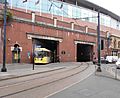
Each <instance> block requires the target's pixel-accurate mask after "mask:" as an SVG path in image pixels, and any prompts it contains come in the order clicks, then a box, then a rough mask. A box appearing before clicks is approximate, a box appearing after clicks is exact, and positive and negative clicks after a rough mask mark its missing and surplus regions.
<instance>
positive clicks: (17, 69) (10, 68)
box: [0, 62, 91, 81]
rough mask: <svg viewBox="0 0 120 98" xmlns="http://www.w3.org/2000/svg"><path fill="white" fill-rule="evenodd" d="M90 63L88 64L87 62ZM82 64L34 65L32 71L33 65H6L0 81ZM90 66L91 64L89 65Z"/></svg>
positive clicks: (0, 74)
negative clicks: (5, 70)
mask: <svg viewBox="0 0 120 98" xmlns="http://www.w3.org/2000/svg"><path fill="white" fill-rule="evenodd" d="M89 63H90V62H89ZM81 64H82V63H78V62H66V63H62V62H61V63H50V64H46V65H35V66H34V70H33V64H19V63H14V64H6V68H7V72H0V81H2V80H7V79H12V78H18V77H24V76H29V75H34V74H41V73H46V72H51V71H56V70H61V69H66V70H67V69H70V68H71V69H72V68H75V67H77V66H80V65H81ZM90 64H91V63H90ZM1 68H2V64H0V69H1Z"/></svg>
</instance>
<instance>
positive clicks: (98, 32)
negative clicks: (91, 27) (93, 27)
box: [97, 11, 102, 72]
mask: <svg viewBox="0 0 120 98" xmlns="http://www.w3.org/2000/svg"><path fill="white" fill-rule="evenodd" d="M97 40H98V41H97V42H98V68H97V72H101V71H102V70H101V58H100V54H101V38H100V11H98V26H97Z"/></svg>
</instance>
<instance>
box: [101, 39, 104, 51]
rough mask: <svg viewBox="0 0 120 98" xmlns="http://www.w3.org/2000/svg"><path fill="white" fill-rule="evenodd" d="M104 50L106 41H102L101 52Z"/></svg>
mask: <svg viewBox="0 0 120 98" xmlns="http://www.w3.org/2000/svg"><path fill="white" fill-rule="evenodd" d="M103 49H104V40H101V50H103Z"/></svg>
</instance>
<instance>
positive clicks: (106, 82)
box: [47, 65, 120, 98]
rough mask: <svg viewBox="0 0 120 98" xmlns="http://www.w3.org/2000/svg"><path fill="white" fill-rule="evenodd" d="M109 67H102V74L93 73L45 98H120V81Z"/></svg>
mask: <svg viewBox="0 0 120 98" xmlns="http://www.w3.org/2000/svg"><path fill="white" fill-rule="evenodd" d="M108 67H109V70H111V66H110V65H102V66H101V68H102V72H95V74H92V75H91V76H90V77H88V78H86V79H84V80H83V81H81V82H79V83H77V84H75V85H73V86H71V87H69V88H67V89H65V90H63V91H61V92H58V93H56V94H53V95H51V96H49V97H47V98H120V87H119V85H120V80H119V79H116V78H115V76H114V75H113V74H111V73H112V72H110V71H109V70H106V68H107V69H108Z"/></svg>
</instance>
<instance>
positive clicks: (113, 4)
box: [87, 0, 120, 16]
mask: <svg viewBox="0 0 120 98" xmlns="http://www.w3.org/2000/svg"><path fill="white" fill-rule="evenodd" d="M87 1H90V2H93V3H95V4H97V5H99V6H101V7H103V8H105V9H108V10H109V11H111V12H113V13H115V14H117V15H118V16H120V0H87Z"/></svg>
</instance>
